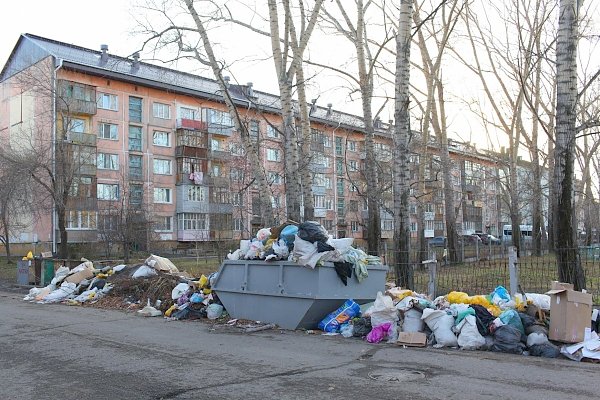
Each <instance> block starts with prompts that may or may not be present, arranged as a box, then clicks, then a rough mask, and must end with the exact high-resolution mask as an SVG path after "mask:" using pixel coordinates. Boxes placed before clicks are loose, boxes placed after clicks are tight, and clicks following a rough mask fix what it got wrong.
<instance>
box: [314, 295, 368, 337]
mask: <svg viewBox="0 0 600 400" xmlns="http://www.w3.org/2000/svg"><path fill="white" fill-rule="evenodd" d="M358 316H360V306H359V305H358V304H357V303H356V302H354V300H352V299H348V300H346V301H345V302H344V304H342V305H341V306H340V308H338V309H337V310H335V311H334V312H332V313H330V314H328V315H327V316H326V317H325V318H323V320H322V321H321V322H319V329H321V330H322V331H325V332H339V331H340V325H342V324H343V323H345V322H348V321H350V320H351V319H352V318H355V317H358Z"/></svg>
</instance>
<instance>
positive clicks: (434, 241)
mask: <svg viewBox="0 0 600 400" xmlns="http://www.w3.org/2000/svg"><path fill="white" fill-rule="evenodd" d="M428 243H429V246H431V247H446V237H445V236H436V237H432V238H431V239H429V240H428Z"/></svg>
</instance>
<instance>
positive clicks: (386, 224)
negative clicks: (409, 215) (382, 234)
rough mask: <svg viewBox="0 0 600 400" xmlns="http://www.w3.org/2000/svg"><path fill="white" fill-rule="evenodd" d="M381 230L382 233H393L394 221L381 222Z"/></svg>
mask: <svg viewBox="0 0 600 400" xmlns="http://www.w3.org/2000/svg"><path fill="white" fill-rule="evenodd" d="M381 227H382V228H381V229H382V230H384V231H393V230H394V220H393V219H384V220H383V221H381Z"/></svg>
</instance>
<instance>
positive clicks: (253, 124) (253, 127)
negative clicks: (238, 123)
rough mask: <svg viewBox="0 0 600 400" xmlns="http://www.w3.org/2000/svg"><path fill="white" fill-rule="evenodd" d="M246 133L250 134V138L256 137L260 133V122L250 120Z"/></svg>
mask: <svg viewBox="0 0 600 400" xmlns="http://www.w3.org/2000/svg"><path fill="white" fill-rule="evenodd" d="M248 133H249V134H250V138H254V139H257V138H258V136H259V134H260V124H259V123H258V121H254V120H252V121H250V124H248Z"/></svg>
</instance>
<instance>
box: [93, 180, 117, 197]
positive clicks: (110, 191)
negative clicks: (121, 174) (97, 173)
mask: <svg viewBox="0 0 600 400" xmlns="http://www.w3.org/2000/svg"><path fill="white" fill-rule="evenodd" d="M96 193H97V194H98V199H99V200H119V185H118V184H116V183H99V184H98V186H97V192H96Z"/></svg>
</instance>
